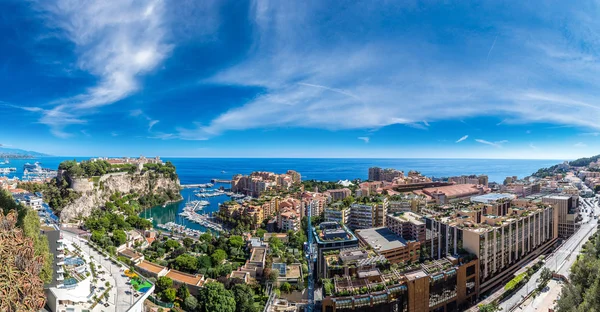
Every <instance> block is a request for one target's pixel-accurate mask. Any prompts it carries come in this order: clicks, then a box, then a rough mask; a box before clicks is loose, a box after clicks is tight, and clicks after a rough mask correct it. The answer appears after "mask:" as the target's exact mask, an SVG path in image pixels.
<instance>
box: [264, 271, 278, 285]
mask: <svg viewBox="0 0 600 312" xmlns="http://www.w3.org/2000/svg"><path fill="white" fill-rule="evenodd" d="M278 278H279V271H276V270H271V271H270V272H269V275H267V280H268V281H269V282H271V283H275V282H277V279H278Z"/></svg>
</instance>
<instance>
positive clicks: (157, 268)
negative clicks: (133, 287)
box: [136, 260, 165, 274]
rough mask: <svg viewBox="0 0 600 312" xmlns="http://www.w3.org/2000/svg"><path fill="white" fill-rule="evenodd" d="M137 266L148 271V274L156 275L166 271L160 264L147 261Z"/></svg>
mask: <svg viewBox="0 0 600 312" xmlns="http://www.w3.org/2000/svg"><path fill="white" fill-rule="evenodd" d="M136 266H137V267H139V268H141V269H143V270H146V271H148V272H152V273H154V274H158V273H160V272H161V271H162V270H164V269H165V267H164V266H162V265H158V264H155V263H152V262H150V261H146V260H144V261H142V262H140V263H138V264H137V265H136Z"/></svg>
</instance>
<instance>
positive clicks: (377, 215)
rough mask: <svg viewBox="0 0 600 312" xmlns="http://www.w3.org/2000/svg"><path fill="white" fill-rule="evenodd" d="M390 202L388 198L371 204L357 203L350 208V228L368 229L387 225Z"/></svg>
mask: <svg viewBox="0 0 600 312" xmlns="http://www.w3.org/2000/svg"><path fill="white" fill-rule="evenodd" d="M388 205H389V202H388V200H387V198H383V199H381V200H377V201H376V202H370V203H364V204H360V203H355V204H352V205H351V206H350V220H349V224H350V228H352V229H368V228H372V227H381V226H385V224H386V216H387V211H388Z"/></svg>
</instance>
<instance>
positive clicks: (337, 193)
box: [325, 188, 352, 202]
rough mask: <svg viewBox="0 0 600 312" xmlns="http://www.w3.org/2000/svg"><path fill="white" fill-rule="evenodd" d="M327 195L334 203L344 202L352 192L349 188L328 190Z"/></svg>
mask: <svg viewBox="0 0 600 312" xmlns="http://www.w3.org/2000/svg"><path fill="white" fill-rule="evenodd" d="M325 193H326V194H328V195H329V196H330V197H331V201H334V202H335V201H339V200H343V199H344V198H346V197H348V196H350V195H352V191H351V190H350V189H349V188H341V189H335V190H327V191H326V192H325Z"/></svg>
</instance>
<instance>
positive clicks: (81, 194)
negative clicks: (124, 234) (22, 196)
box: [44, 161, 180, 222]
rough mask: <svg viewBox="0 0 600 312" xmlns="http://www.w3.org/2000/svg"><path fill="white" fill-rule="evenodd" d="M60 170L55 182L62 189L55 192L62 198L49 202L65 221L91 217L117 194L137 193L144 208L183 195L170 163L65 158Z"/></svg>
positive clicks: (51, 199) (52, 199) (50, 199)
mask: <svg viewBox="0 0 600 312" xmlns="http://www.w3.org/2000/svg"><path fill="white" fill-rule="evenodd" d="M58 169H59V174H58V176H57V178H56V180H55V181H53V183H54V184H55V185H56V187H57V188H58V189H59V192H55V193H58V194H57V196H59V197H60V199H54V198H49V199H48V201H49V203H50V205H51V207H52V208H54V209H55V210H56V211H57V212H59V213H60V217H61V220H62V221H63V222H64V221H69V220H73V219H75V218H82V217H87V216H89V215H90V214H91V213H92V211H93V210H94V209H96V208H99V207H103V206H104V204H105V203H106V202H107V201H108V200H109V198H110V196H111V195H113V194H115V193H120V194H136V196H137V197H138V201H139V203H140V204H141V206H142V207H150V206H153V205H159V204H163V203H165V202H166V201H169V200H174V199H179V198H180V195H179V190H180V184H179V179H178V177H177V174H176V173H175V167H174V166H173V164H171V163H170V162H166V163H165V164H162V165H159V164H145V165H144V166H139V167H138V166H135V165H129V164H127V165H111V164H109V163H108V162H106V161H82V162H79V163H77V162H76V161H65V162H63V163H61V164H60V165H59V167H58ZM44 195H46V194H44ZM64 195H66V196H67V197H66V198H65V196H64ZM53 203H55V204H54V205H53ZM61 205H62V207H55V206H61Z"/></svg>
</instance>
